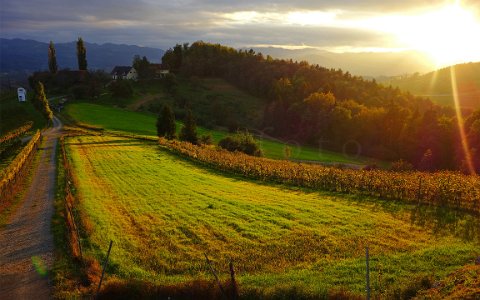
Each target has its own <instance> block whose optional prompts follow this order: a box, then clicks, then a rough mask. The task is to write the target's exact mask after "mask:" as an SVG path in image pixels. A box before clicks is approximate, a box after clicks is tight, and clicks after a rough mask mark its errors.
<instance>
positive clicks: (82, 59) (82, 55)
mask: <svg viewBox="0 0 480 300" xmlns="http://www.w3.org/2000/svg"><path fill="white" fill-rule="evenodd" d="M77 60H78V69H79V70H87V49H86V48H85V45H84V44H83V40H82V38H81V37H79V38H78V41H77Z"/></svg>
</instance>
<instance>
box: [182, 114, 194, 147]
mask: <svg viewBox="0 0 480 300" xmlns="http://www.w3.org/2000/svg"><path fill="white" fill-rule="evenodd" d="M179 137H180V139H181V140H182V141H186V142H190V143H192V144H195V145H196V144H198V135H197V124H196V123H195V118H194V117H193V115H192V111H191V110H187V114H186V116H185V123H184V124H183V127H182V129H181V130H180V136H179Z"/></svg>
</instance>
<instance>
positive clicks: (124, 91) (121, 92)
mask: <svg viewBox="0 0 480 300" xmlns="http://www.w3.org/2000/svg"><path fill="white" fill-rule="evenodd" d="M108 89H109V90H110V92H111V93H112V96H114V97H119V98H128V97H131V96H133V88H132V86H131V84H130V82H128V80H117V81H113V82H112V83H111V84H110V85H109V86H108Z"/></svg>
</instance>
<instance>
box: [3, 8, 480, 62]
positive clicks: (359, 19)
mask: <svg viewBox="0 0 480 300" xmlns="http://www.w3.org/2000/svg"><path fill="white" fill-rule="evenodd" d="M0 4H1V6H0V29H1V32H0V37H2V38H24V39H34V40H38V41H44V42H48V41H50V40H52V41H54V42H56V43H60V42H70V41H73V40H76V39H77V38H78V37H80V36H81V37H82V38H83V39H84V40H85V41H88V42H93V43H100V44H101V43H106V42H111V43H123V44H135V45H140V46H150V47H158V48H162V49H168V48H171V47H172V46H174V45H175V44H176V43H185V42H189V43H191V42H194V41H197V40H203V41H206V42H213V43H221V44H225V45H229V46H232V47H235V48H241V47H260V46H277V47H283V48H290V49H297V48H318V49H322V50H328V51H333V52H391V51H402V50H418V51H422V52H424V53H427V54H428V55H430V56H431V58H432V59H433V60H434V61H436V62H437V64H438V65H439V66H441V65H447V64H451V63H459V62H468V61H480V0H463V1H461V0H402V1H398V0H304V1H294V0H282V1H268V0H267V1H259V0H242V1H234V0H229V1H227V0H225V1H220V0H199V1H188V0H179V1H174V0H169V1H164V0H135V1H132V0H102V1H93V0H82V1H78V0H22V1H18V0H0Z"/></svg>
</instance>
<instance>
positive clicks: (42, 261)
mask: <svg viewBox="0 0 480 300" xmlns="http://www.w3.org/2000/svg"><path fill="white" fill-rule="evenodd" d="M53 123H54V126H53V128H50V129H48V130H46V131H45V132H44V133H43V137H44V142H43V144H42V149H41V150H40V153H39V155H40V161H39V164H38V167H37V168H36V170H34V173H33V180H32V183H31V184H30V186H29V187H28V190H27V191H26V193H25V196H24V199H23V200H22V203H21V204H20V205H19V207H18V209H17V210H16V211H15V213H14V215H13V216H12V217H11V218H10V221H9V222H8V223H7V225H6V226H5V228H3V229H1V230H0V299H35V300H40V299H50V298H51V284H50V282H49V276H48V270H50V268H51V267H52V265H53V250H54V245H53V235H52V232H51V221H52V215H53V209H54V208H53V200H54V187H55V171H56V167H55V166H56V160H55V149H56V147H57V142H58V137H59V135H60V130H61V127H62V123H61V122H60V120H58V119H57V118H56V117H54V121H53Z"/></svg>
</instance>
